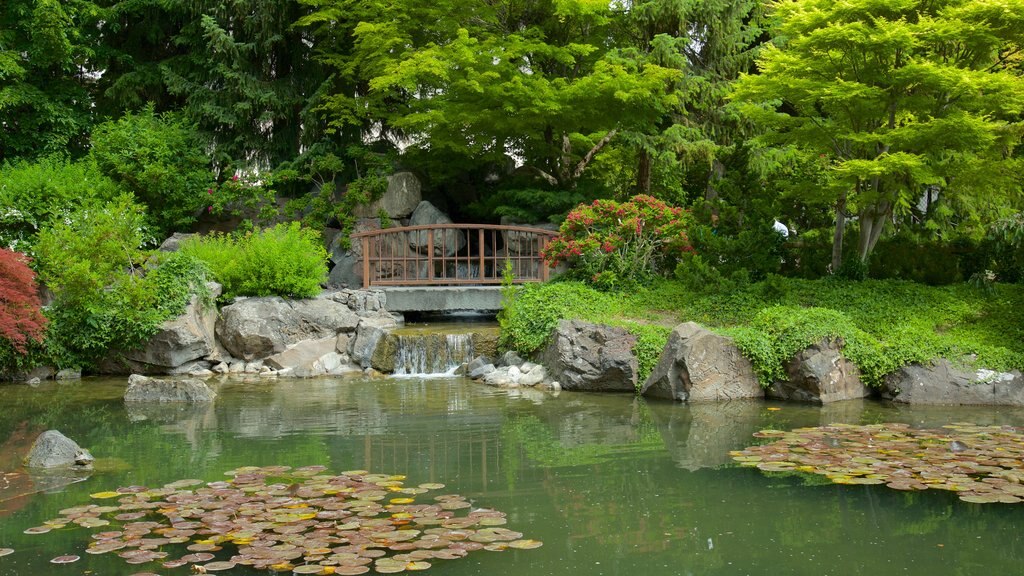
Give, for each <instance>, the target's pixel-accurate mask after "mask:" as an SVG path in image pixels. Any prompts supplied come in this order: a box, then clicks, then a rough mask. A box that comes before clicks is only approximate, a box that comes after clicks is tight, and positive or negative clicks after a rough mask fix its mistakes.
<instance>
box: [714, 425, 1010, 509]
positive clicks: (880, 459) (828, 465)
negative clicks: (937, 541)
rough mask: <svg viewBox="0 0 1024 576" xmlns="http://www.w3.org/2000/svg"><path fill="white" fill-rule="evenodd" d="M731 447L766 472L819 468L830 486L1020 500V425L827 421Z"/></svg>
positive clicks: (765, 433)
mask: <svg viewBox="0 0 1024 576" xmlns="http://www.w3.org/2000/svg"><path fill="white" fill-rule="evenodd" d="M754 436H755V437H757V438H763V439H766V440H770V442H768V443H766V444H762V445H758V446H751V447H749V448H746V449H745V450H740V451H733V452H730V455H731V456H732V458H733V460H735V461H737V462H739V463H740V465H741V466H750V467H756V468H758V469H759V470H762V471H765V472H792V473H809V474H820V475H822V476H825V477H827V478H828V479H830V480H831V481H832V482H834V483H836V484H884V485H885V486H888V487H889V488H892V489H894V490H926V489H935V490H948V491H951V492H955V493H956V494H957V496H959V498H960V499H961V500H963V501H965V502H974V503H978V504H983V503H996V502H1001V503H1005V504H1016V503H1018V502H1021V501H1024V429H1022V428H1015V427H1011V426H976V425H973V424H951V425H948V426H943V427H942V428H941V429H914V428H911V427H910V426H909V425H906V424H870V425H864V426H856V425H847V424H833V425H831V426H819V427H815V428H798V429H796V430H792V431H789V432H785V431H781V430H762V431H760V432H757V433H755V434H754Z"/></svg>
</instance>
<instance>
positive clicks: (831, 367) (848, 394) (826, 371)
mask: <svg viewBox="0 0 1024 576" xmlns="http://www.w3.org/2000/svg"><path fill="white" fill-rule="evenodd" d="M785 369H786V380H784V381H781V382H774V383H772V385H771V386H770V387H769V388H768V391H767V396H768V397H769V398H776V399H779V400H792V401H797V402H813V403H816V404H828V403H829V402H836V401H839V400H852V399H854V398H864V397H865V396H867V395H868V394H869V393H870V391H869V390H868V387H867V386H865V385H864V384H863V383H862V382H861V381H860V371H859V370H857V367H856V366H854V365H853V364H852V363H851V362H850V361H849V360H847V359H846V358H844V357H843V341H842V339H830V338H826V339H824V340H822V341H821V342H818V343H817V344H815V345H813V346H810V347H808V348H806V349H805V350H802V351H801V352H800V353H799V354H797V355H796V356H794V357H793V358H791V359H790V360H789V361H788V362H786V364H785Z"/></svg>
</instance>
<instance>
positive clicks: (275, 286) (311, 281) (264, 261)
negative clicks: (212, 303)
mask: <svg viewBox="0 0 1024 576" xmlns="http://www.w3.org/2000/svg"><path fill="white" fill-rule="evenodd" d="M181 252H182V253H184V254H187V255H190V256H193V257H195V258H197V259H199V260H201V261H203V262H205V263H206V264H207V265H208V266H209V268H210V270H211V271H212V272H213V275H214V278H215V279H216V280H217V282H220V283H221V285H223V287H224V292H223V294H222V299H224V300H225V301H226V300H230V299H232V298H234V297H235V296H285V297H293V298H309V297H312V296H316V295H317V294H319V293H320V283H321V282H323V281H324V279H325V277H326V276H327V251H326V250H324V247H323V243H322V242H321V240H320V235H319V233H317V232H315V231H313V230H310V229H308V228H302V226H301V225H300V224H299V223H298V222H292V223H290V224H278V225H277V226H274V227H273V228H266V229H264V230H260V231H256V232H247V233H245V234H236V235H225V234H212V235H210V236H205V237H202V238H193V239H190V240H188V241H186V242H184V243H183V244H182V246H181Z"/></svg>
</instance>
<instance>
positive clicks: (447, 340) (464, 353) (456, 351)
mask: <svg viewBox="0 0 1024 576" xmlns="http://www.w3.org/2000/svg"><path fill="white" fill-rule="evenodd" d="M397 336H398V342H397V344H398V350H397V354H396V358H395V372H394V374H395V375H396V376H426V375H443V374H451V373H453V372H454V371H455V369H456V368H458V367H459V366H461V365H462V364H465V363H466V362H469V361H470V360H472V359H473V334H472V333H469V332H466V333H462V334H436V333H435V334H422V333H420V334H398V335H397Z"/></svg>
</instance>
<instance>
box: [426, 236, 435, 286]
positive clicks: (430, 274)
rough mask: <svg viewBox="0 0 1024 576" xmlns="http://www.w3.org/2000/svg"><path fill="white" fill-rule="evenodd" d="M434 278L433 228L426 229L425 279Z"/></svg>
mask: <svg viewBox="0 0 1024 576" xmlns="http://www.w3.org/2000/svg"><path fill="white" fill-rule="evenodd" d="M433 279H434V229H433V228H431V229H430V230H427V280H433Z"/></svg>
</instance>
